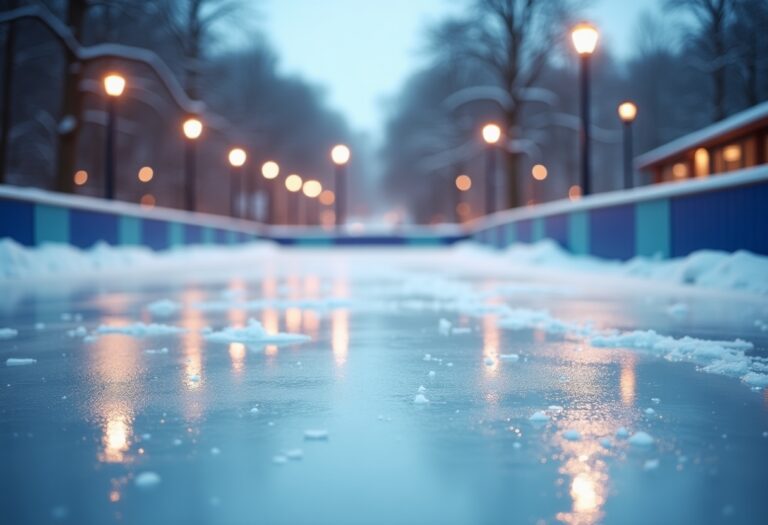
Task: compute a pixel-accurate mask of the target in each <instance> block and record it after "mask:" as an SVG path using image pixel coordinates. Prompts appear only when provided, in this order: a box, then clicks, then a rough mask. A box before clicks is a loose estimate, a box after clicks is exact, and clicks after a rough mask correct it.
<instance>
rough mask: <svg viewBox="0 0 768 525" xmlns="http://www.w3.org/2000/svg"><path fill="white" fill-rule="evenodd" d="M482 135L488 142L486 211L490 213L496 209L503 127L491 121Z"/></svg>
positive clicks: (486, 152) (484, 128)
mask: <svg viewBox="0 0 768 525" xmlns="http://www.w3.org/2000/svg"><path fill="white" fill-rule="evenodd" d="M482 135H483V141H485V144H486V148H485V213H486V214H488V215H490V214H491V213H494V212H495V211H496V144H498V143H499V141H500V140H501V128H500V127H499V125H498V124H494V123H492V122H491V123H489V124H486V125H485V126H483V130H482Z"/></svg>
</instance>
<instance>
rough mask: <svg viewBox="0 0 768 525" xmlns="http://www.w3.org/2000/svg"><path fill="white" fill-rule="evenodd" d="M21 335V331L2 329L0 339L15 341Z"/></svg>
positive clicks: (0, 329)
mask: <svg viewBox="0 0 768 525" xmlns="http://www.w3.org/2000/svg"><path fill="white" fill-rule="evenodd" d="M17 335H19V331H18V330H16V329H15V328H0V339H13V338H14V337H16V336H17Z"/></svg>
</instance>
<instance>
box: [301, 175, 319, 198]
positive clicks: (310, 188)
mask: <svg viewBox="0 0 768 525" xmlns="http://www.w3.org/2000/svg"><path fill="white" fill-rule="evenodd" d="M302 190H303V191H304V195H306V196H307V197H309V198H310V199H314V198H315V197H317V196H318V195H320V194H321V193H322V192H323V185H322V184H320V182H319V181H316V180H308V181H306V182H305V183H304V186H303V187H302Z"/></svg>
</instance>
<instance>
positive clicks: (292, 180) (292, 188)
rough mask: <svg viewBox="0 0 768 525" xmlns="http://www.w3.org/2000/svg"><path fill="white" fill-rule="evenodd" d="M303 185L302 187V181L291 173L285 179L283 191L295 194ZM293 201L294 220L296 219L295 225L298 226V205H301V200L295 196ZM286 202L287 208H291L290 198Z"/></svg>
mask: <svg viewBox="0 0 768 525" xmlns="http://www.w3.org/2000/svg"><path fill="white" fill-rule="evenodd" d="M303 185H304V181H303V180H302V179H301V177H300V176H299V175H296V174H295V173H292V174H290V175H288V176H287V177H286V178H285V189H286V190H288V191H289V192H291V193H297V192H299V191H301V188H302V186H303ZM289 197H290V196H289ZM295 200H296V201H295V202H294V203H293V204H294V206H293V209H294V210H296V211H295V215H294V218H295V219H296V220H295V223H296V224H297V225H298V224H299V205H300V204H301V198H300V197H299V196H298V195H297V196H296V197H295ZM288 202H289V205H288V207H289V208H290V207H291V206H290V198H289V199H288ZM286 217H287V216H286Z"/></svg>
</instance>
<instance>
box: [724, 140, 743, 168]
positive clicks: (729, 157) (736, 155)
mask: <svg viewBox="0 0 768 525" xmlns="http://www.w3.org/2000/svg"><path fill="white" fill-rule="evenodd" d="M742 153H743V152H742V149H741V144H729V145H727V146H726V147H724V148H723V168H724V169H723V171H733V170H737V169H739V168H741V161H742V158H743V154H742Z"/></svg>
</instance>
